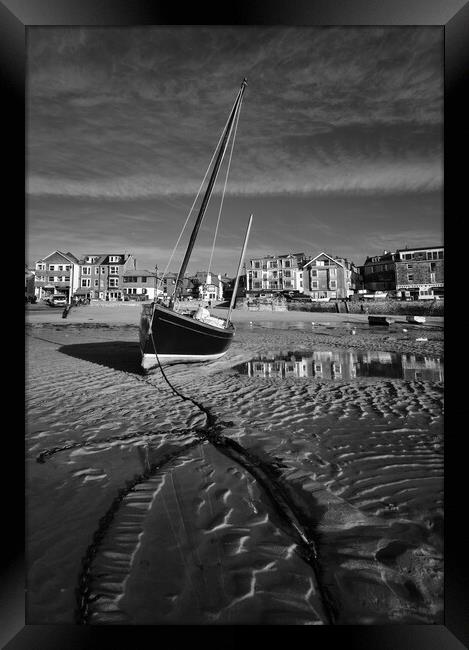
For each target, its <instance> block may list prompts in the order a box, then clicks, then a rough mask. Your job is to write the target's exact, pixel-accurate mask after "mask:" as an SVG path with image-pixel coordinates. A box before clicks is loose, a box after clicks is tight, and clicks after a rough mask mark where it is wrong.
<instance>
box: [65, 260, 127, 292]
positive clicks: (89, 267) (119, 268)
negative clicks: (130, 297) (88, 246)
mask: <svg viewBox="0 0 469 650" xmlns="http://www.w3.org/2000/svg"><path fill="white" fill-rule="evenodd" d="M136 266H137V260H136V259H135V258H134V256H133V255H131V254H129V253H111V254H108V253H106V254H90V255H85V256H84V257H83V258H82V259H81V260H80V286H79V288H78V289H77V291H76V292H75V295H77V296H79V297H80V296H81V297H84V298H88V299H91V300H111V301H115V300H123V299H124V275H125V272H126V271H129V270H135V268H136Z"/></svg>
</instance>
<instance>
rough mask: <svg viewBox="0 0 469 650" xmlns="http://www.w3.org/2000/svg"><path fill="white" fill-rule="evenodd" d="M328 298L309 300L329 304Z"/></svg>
mask: <svg viewBox="0 0 469 650" xmlns="http://www.w3.org/2000/svg"><path fill="white" fill-rule="evenodd" d="M330 300H331V299H330V298H311V301H312V302H330Z"/></svg>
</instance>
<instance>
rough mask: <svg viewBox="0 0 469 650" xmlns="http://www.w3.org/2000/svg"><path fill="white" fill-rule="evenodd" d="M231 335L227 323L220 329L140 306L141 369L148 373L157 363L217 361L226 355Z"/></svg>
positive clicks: (157, 307) (161, 308) (155, 306)
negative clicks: (147, 370)
mask: <svg viewBox="0 0 469 650" xmlns="http://www.w3.org/2000/svg"><path fill="white" fill-rule="evenodd" d="M150 325H151V331H152V334H153V340H152V336H151V334H150ZM234 331H235V330H234V327H233V325H232V324H231V323H230V325H229V326H228V327H227V328H226V329H222V328H219V327H215V326H213V325H209V324H206V323H203V322H201V321H198V320H196V319H195V318H192V317H191V316H187V315H184V314H179V313H177V312H175V311H173V310H171V309H168V308H167V307H164V306H162V305H158V304H154V303H153V304H149V305H144V306H143V309H142V315H141V319H140V349H141V352H142V366H143V368H144V369H149V368H151V367H154V366H156V365H158V360H159V362H160V363H161V364H174V363H197V362H202V361H213V360H215V359H219V358H220V357H222V356H223V355H224V354H225V353H226V352H227V351H228V348H229V346H230V344H231V341H232V339H233V336H234ZM153 341H154V344H155V345H153ZM155 347H156V351H155ZM157 355H158V358H157Z"/></svg>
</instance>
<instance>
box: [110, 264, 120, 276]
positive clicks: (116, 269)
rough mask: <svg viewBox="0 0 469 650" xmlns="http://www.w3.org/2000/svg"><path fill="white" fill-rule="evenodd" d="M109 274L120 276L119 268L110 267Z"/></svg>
mask: <svg viewBox="0 0 469 650" xmlns="http://www.w3.org/2000/svg"><path fill="white" fill-rule="evenodd" d="M109 273H110V274H111V275H119V267H118V266H110V267H109Z"/></svg>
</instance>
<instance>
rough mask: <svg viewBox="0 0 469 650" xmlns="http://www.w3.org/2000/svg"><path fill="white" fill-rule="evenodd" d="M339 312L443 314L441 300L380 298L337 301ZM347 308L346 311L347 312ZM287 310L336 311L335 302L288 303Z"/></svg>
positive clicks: (415, 314) (413, 314) (414, 314)
mask: <svg viewBox="0 0 469 650" xmlns="http://www.w3.org/2000/svg"><path fill="white" fill-rule="evenodd" d="M339 309H340V313H350V314H363V313H364V314H396V315H412V316H418V315H419V316H443V315H444V302H443V301H442V300H435V301H433V300H412V301H401V300H380V301H376V302H371V301H370V302H358V301H357V302H356V301H349V302H347V303H343V302H342V303H339ZM347 309H348V312H347ZM288 310H289V311H310V312H329V313H332V312H337V304H336V303H335V302H316V303H314V302H311V303H288Z"/></svg>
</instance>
